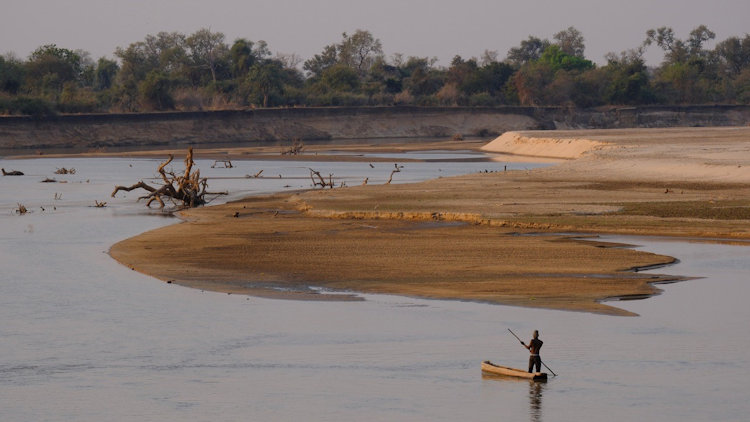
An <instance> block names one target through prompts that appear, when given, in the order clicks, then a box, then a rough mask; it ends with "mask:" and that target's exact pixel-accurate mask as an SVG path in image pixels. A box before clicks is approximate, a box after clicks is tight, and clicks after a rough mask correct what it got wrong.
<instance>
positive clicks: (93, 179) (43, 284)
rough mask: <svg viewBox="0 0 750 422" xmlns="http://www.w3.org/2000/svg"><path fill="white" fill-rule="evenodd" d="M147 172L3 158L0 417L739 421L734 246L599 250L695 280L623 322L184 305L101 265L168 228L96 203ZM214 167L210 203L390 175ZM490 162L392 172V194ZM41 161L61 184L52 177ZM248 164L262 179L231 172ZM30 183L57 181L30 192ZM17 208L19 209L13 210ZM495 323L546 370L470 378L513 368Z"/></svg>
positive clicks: (199, 295)
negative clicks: (325, 181)
mask: <svg viewBox="0 0 750 422" xmlns="http://www.w3.org/2000/svg"><path fill="white" fill-rule="evenodd" d="M394 158H395V159H397V158H398V157H394ZM440 158H441V159H443V158H445V157H443V156H442V153H441V154H440ZM459 158H464V157H463V156H461V157H459ZM158 162H159V160H133V159H64V160H62V159H55V160H48V159H37V160H12V161H11V160H0V165H2V166H3V167H5V169H6V170H8V169H10V168H14V169H18V170H22V171H24V172H25V173H26V174H27V176H24V177H20V178H13V177H3V178H0V268H2V271H1V272H0V321H2V323H1V324H0V351H1V353H0V420H2V421H103V420H107V421H133V420H158V421H237V420H279V421H284V420H314V421H318V420H320V421H324V420H367V421H370V420H372V421H393V420H404V421H455V420H471V421H490V420H509V421H527V420H530V421H571V420H581V421H589V420H590V421H597V420H601V419H602V417H606V418H607V419H609V420H613V421H631V420H632V421H641V420H657V419H658V420H662V421H707V420H721V421H745V420H748V417H747V415H748V411H750V404H748V401H747V394H748V390H749V387H750V380H748V377H747V375H748V374H750V353H748V352H747V350H748V347H750V337H749V336H748V334H750V329H749V328H748V322H750V310H749V309H750V308H749V307H748V306H747V297H748V296H750V285H748V283H747V275H748V274H749V273H750V272H749V270H750V260H748V255H749V252H750V249H748V248H747V247H742V246H728V245H714V244H704V243H692V242H687V241H673V240H663V239H651V238H619V237H618V238H612V239H613V240H617V241H626V242H629V243H632V244H636V245H639V247H640V248H642V249H644V250H648V251H653V252H656V253H662V254H667V255H672V256H676V257H678V258H679V259H680V263H679V264H677V265H675V266H672V267H668V268H662V269H660V270H658V271H659V272H666V273H670V274H680V275H686V276H696V277H702V278H699V279H695V280H691V281H687V282H682V283H677V284H670V285H664V286H661V287H662V288H663V289H664V293H663V294H661V295H659V296H656V297H653V298H650V299H647V300H641V301H628V302H618V303H617V305H618V306H622V307H624V308H626V309H628V310H631V311H633V312H636V313H638V314H640V316H639V317H632V318H624V317H609V316H599V315H589V314H582V313H573V312H559V311H547V310H531V309H524V308H514V307H505V306H496V305H486V304H477V303H468V302H454V301H428V300H418V299H412V298H405V297H395V296H380V295H366V296H365V298H366V299H367V300H366V301H365V302H342V303H316V302H294V301H279V300H268V299H259V298H254V297H244V296H238V295H231V296H229V295H226V294H218V293H209V292H201V291H199V290H193V289H188V288H183V287H179V286H175V285H170V284H165V283H161V282H158V281H156V280H154V279H151V278H149V277H146V276H144V275H141V274H138V273H135V272H133V271H130V270H128V269H127V268H125V267H123V266H120V265H119V264H117V263H116V262H115V261H114V260H112V259H111V258H110V257H109V256H108V255H107V254H106V252H107V250H108V248H109V246H110V245H111V244H113V243H115V242H117V241H119V240H121V239H124V238H127V237H130V236H133V235H136V234H138V233H140V232H142V231H144V230H147V229H151V228H155V227H159V226H162V225H164V224H171V223H174V222H176V220H175V219H171V218H162V217H158V215H156V214H155V213H147V212H144V207H143V204H139V203H135V198H136V197H137V196H138V193H136V192H133V193H131V194H127V195H124V196H123V197H120V198H116V199H112V198H109V193H110V192H111V191H112V188H113V186H114V185H115V184H131V183H134V182H136V181H137V180H139V179H141V178H143V177H144V175H152V174H153V173H154V170H155V168H156V166H157V165H158ZM211 163H212V162H210V161H199V162H198V164H199V165H200V167H201V170H202V173H203V174H205V175H208V176H210V177H215V179H213V180H212V181H211V184H210V187H211V188H212V190H224V189H228V190H230V192H232V196H231V198H235V197H239V196H243V195H248V194H252V193H260V192H270V191H277V190H284V189H299V188H307V187H309V184H310V182H309V170H308V167H313V168H315V169H316V170H319V171H321V173H323V174H327V173H330V172H333V173H334V175H335V176H337V177H340V178H341V179H340V180H342V181H345V182H346V183H347V184H349V185H354V184H359V183H361V180H363V179H364V177H369V178H370V183H382V182H383V181H385V180H386V179H387V178H388V175H389V174H390V169H391V168H392V164H379V163H377V164H375V168H374V169H371V168H370V167H369V166H368V165H366V164H364V165H363V164H362V163H291V164H290V163H288V162H236V163H235V164H236V165H238V167H237V168H235V169H211V168H210V164H211ZM179 165H181V163H180V164H178V165H176V168H177V169H179ZM504 165H505V164H503V163H494V164H493V163H445V162H435V163H407V164H406V167H405V168H404V170H403V171H402V173H397V174H396V175H395V177H394V180H397V181H399V182H407V181H415V180H422V179H425V178H434V177H441V176H448V175H453V174H462V173H471V172H477V171H484V170H489V171H495V170H501V169H502V166H504ZM57 167H67V168H69V167H74V168H76V170H77V171H76V174H74V175H67V176H58V175H54V174H53V172H54V170H55V169H56V168H57ZM531 167H533V165H531V164H513V167H511V164H510V163H509V164H508V168H509V169H511V168H520V169H523V168H531ZM260 169H264V173H263V175H264V176H268V177H269V178H268V179H246V178H245V177H244V176H245V175H246V174H255V173H257V171H259V170H260ZM279 174H281V175H282V177H281V178H278V175H279ZM45 177H54V178H56V179H57V180H58V181H67V183H39V182H40V180H42V179H44V178H45ZM56 197H57V199H55V198H56ZM95 200H98V201H107V202H108V206H107V207H106V208H95V207H93V204H94V201H95ZM222 200H224V199H222ZM17 203H23V204H24V205H26V206H27V208H29V210H30V211H31V212H30V213H28V214H26V215H23V216H18V215H13V209H14V208H16V207H17ZM42 207H43V208H44V211H43V210H42ZM507 328H511V329H513V330H514V331H516V332H517V333H519V334H521V335H522V337H524V338H528V337H529V335H530V333H531V331H532V330H533V329H539V330H540V331H541V337H542V339H543V340H544V341H545V346H544V349H543V354H542V355H543V358H544V360H545V363H547V365H549V367H550V368H552V370H554V371H555V372H556V373H557V374H558V375H559V376H558V377H556V378H552V379H551V380H550V381H549V382H548V383H546V384H535V383H529V382H526V381H514V380H505V379H495V378H483V377H482V376H481V373H480V370H479V363H480V362H481V361H482V360H485V359H491V360H493V361H496V362H499V363H502V364H506V365H512V366H517V367H523V366H524V365H525V363H526V359H527V352H526V351H525V349H523V348H521V346H520V345H519V344H518V342H517V341H516V340H515V339H514V338H513V337H512V336H511V335H510V334H509V333H508V332H507Z"/></svg>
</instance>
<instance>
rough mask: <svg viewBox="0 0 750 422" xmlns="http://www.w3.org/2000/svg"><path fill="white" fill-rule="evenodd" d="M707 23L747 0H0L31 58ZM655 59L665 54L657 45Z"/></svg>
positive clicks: (423, 51)
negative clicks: (61, 51) (210, 38)
mask: <svg viewBox="0 0 750 422" xmlns="http://www.w3.org/2000/svg"><path fill="white" fill-rule="evenodd" d="M700 24H705V25H707V26H708V27H709V29H711V30H713V31H714V32H715V33H716V38H717V40H723V39H725V38H728V37H730V36H744V34H745V33H748V32H750V0H630V1H627V0H624V1H623V0H617V1H614V0H612V1H610V0H515V1H505V0H453V1H446V0H377V1H375V0H370V1H360V0H266V1H255V0H201V1H197V0H116V1H115V0H0V54H5V53H9V52H12V53H15V54H16V55H17V56H18V57H20V58H27V57H28V55H29V53H31V52H32V51H33V50H35V49H36V48H37V47H39V46H41V45H44V44H57V45H58V47H64V48H69V49H74V50H75V49H81V50H85V51H88V52H89V53H91V56H92V58H94V59H97V58H99V57H102V56H106V57H109V58H114V54H113V53H114V51H115V48H117V47H118V46H119V47H127V46H128V45H129V44H130V43H133V42H136V41H141V40H143V39H144V38H145V36H146V35H147V34H156V33H158V32H160V31H168V32H171V31H178V32H182V33H185V34H188V35H189V34H190V33H192V32H194V31H196V30H197V29H200V28H204V27H205V28H210V29H211V30H212V31H215V32H223V33H224V34H225V35H226V41H227V43H229V44H231V42H232V41H234V40H235V39H236V38H247V39H249V40H252V41H257V40H265V41H266V42H267V43H268V47H269V48H270V50H271V51H272V52H273V53H286V54H289V53H296V54H298V55H299V56H301V57H302V58H303V59H308V58H310V57H312V55H314V54H316V53H319V52H320V51H321V50H322V49H323V47H324V46H325V45H327V44H331V43H335V42H338V41H340V40H341V33H342V32H349V33H352V32H354V31H355V30H356V29H365V30H369V31H370V32H371V33H372V34H373V35H374V36H375V37H376V38H379V39H380V40H381V42H382V44H383V49H384V51H385V53H386V55H387V56H388V57H390V56H391V55H392V54H394V53H402V54H404V55H405V56H410V55H417V56H422V57H437V58H438V59H439V64H441V65H448V64H449V63H450V59H451V58H452V57H453V56H455V55H457V54H458V55H460V56H462V57H464V58H470V57H480V56H481V55H482V53H483V52H484V51H485V50H495V51H497V52H498V53H499V57H500V58H504V57H505V55H506V53H507V52H508V49H510V48H511V47H515V46H517V45H518V44H519V43H520V42H521V40H524V39H526V38H527V37H528V36H529V35H534V36H537V37H539V38H549V39H551V38H552V36H553V35H554V34H555V33H556V32H558V31H560V30H561V29H565V28H567V27H569V26H575V27H576V28H577V29H578V30H579V31H581V32H582V33H583V35H584V37H585V39H586V56H587V57H588V58H589V59H591V60H593V61H595V62H597V63H602V62H603V56H604V54H606V53H607V52H610V51H614V52H620V51H622V50H626V49H629V48H633V47H636V46H638V45H639V44H640V43H641V42H642V41H643V40H644V38H645V32H646V31H647V30H648V29H651V28H657V27H660V26H670V27H672V28H673V29H674V30H675V32H676V33H677V36H678V37H679V38H687V36H688V34H689V32H690V31H691V30H692V29H693V28H695V27H696V26H698V25H700ZM646 57H647V59H648V60H649V64H651V65H656V64H658V63H659V62H660V61H661V58H662V54H661V52H660V51H659V49H658V47H656V46H652V47H651V48H650V49H649V52H648V54H647V56H646Z"/></svg>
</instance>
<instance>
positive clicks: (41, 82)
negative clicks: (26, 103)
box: [26, 44, 83, 100]
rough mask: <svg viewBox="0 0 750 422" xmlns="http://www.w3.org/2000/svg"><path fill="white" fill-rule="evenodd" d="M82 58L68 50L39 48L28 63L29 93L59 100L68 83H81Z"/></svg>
mask: <svg viewBox="0 0 750 422" xmlns="http://www.w3.org/2000/svg"><path fill="white" fill-rule="evenodd" d="M82 74H83V63H82V60H81V56H80V55H79V54H77V53H76V52H74V51H73V50H69V49H67V48H59V47H57V46H56V45H55V44H48V45H44V46H41V47H39V48H37V49H36V50H35V51H34V52H33V53H31V56H30V57H29V61H28V62H27V63H26V85H27V87H28V91H29V92H32V93H38V94H39V95H42V96H44V97H46V98H47V99H51V100H57V98H58V97H59V95H60V93H61V92H62V89H63V86H64V85H65V83H66V82H77V83H80V81H81V76H82Z"/></svg>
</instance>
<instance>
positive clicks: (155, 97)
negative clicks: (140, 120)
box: [138, 70, 174, 110]
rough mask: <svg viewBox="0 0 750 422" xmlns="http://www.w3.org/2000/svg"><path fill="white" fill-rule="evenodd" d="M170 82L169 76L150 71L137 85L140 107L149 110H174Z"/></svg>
mask: <svg viewBox="0 0 750 422" xmlns="http://www.w3.org/2000/svg"><path fill="white" fill-rule="evenodd" d="M171 85H172V81H171V80H170V78H169V76H167V75H165V74H164V73H162V72H160V71H158V70H152V71H151V72H149V73H148V74H147V75H146V78H145V79H144V80H143V81H142V82H141V83H140V84H139V85H138V93H139V95H140V101H141V104H142V106H144V107H145V108H147V109H151V110H170V109H172V108H174V98H173V97H172V93H171V88H172V86H171Z"/></svg>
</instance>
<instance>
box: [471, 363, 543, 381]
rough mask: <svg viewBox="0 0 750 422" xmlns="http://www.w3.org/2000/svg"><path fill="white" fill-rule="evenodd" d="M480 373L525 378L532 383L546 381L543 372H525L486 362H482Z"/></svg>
mask: <svg viewBox="0 0 750 422" xmlns="http://www.w3.org/2000/svg"><path fill="white" fill-rule="evenodd" d="M482 372H483V373H485V374H492V375H504V376H506V377H516V378H526V379H530V380H534V381H546V380H547V373H545V372H527V371H524V370H523V369H516V368H508V367H507V366H500V365H495V364H494V363H492V362H490V361H488V360H486V361H484V362H482Z"/></svg>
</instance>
